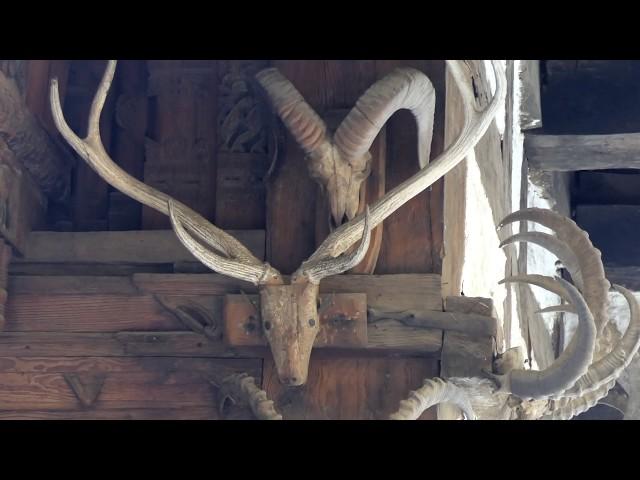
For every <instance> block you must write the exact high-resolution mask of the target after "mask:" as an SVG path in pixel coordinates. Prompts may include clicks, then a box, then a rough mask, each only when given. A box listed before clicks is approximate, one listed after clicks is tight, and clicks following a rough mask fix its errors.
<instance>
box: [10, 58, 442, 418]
mask: <svg viewBox="0 0 640 480" xmlns="http://www.w3.org/2000/svg"><path fill="white" fill-rule="evenodd" d="M61 62H62V63H60V64H56V66H55V68H54V66H53V65H46V66H45V65H37V64H34V65H33V66H32V70H34V71H37V73H33V74H32V77H31V78H32V79H34V80H33V81H32V84H33V85H37V84H38V85H41V88H44V86H45V85H46V81H42V77H44V78H45V79H46V77H47V75H49V76H50V75H51V73H52V71H54V70H55V71H58V72H59V71H63V72H64V74H65V78H66V79H67V80H66V82H62V83H64V87H65V97H64V110H65V113H66V115H67V117H68V119H69V123H70V125H71V126H72V128H73V129H74V130H75V131H76V132H77V133H79V134H82V133H83V132H84V129H85V128H86V117H87V112H88V108H89V105H90V101H91V97H92V95H93V93H94V91H95V87H96V85H97V82H98V81H99V77H100V75H101V74H102V70H103V68H104V62H100V61H80V60H74V61H61ZM266 66H275V67H277V68H279V69H280V70H281V72H282V73H283V74H284V75H285V76H287V77H288V78H289V80H291V81H292V82H293V84H294V85H296V87H297V88H298V89H299V90H300V92H301V93H302V94H303V95H304V96H305V98H306V99H307V101H308V102H309V103H310V104H311V106H312V107H313V108H314V109H316V111H317V112H318V113H319V114H321V115H325V114H330V113H331V112H332V111H340V110H345V109H348V108H351V107H352V106H353V105H354V103H355V101H356V100H357V98H358V97H359V95H360V94H361V93H363V92H364V90H366V88H367V87H368V86H370V85H371V84H372V83H373V82H374V81H375V80H376V79H378V78H380V77H382V76H384V75H385V74H386V73H388V72H390V71H391V70H392V69H393V68H396V67H400V66H411V67H414V68H418V69H420V70H422V71H424V72H425V73H426V74H427V75H428V76H429V78H430V79H431V81H432V82H433V84H434V86H435V87H436V92H437V104H436V121H435V131H434V140H433V146H432V156H435V155H437V154H439V153H440V152H441V151H442V149H443V145H444V99H445V95H444V93H445V92H444V89H445V64H444V61H426V60H411V61H392V60H376V61H367V60H362V61H360V60H358V61H356V60H339V61H329V60H326V61H324V60H313V61H281V60H278V61H268V60H237V61H236V60H224V61H123V62H120V63H119V65H118V70H117V74H116V81H115V82H114V85H113V88H112V92H111V94H110V96H109V99H108V101H107V104H106V106H105V110H104V112H103V115H102V119H101V128H102V138H103V141H104V143H105V147H106V148H107V150H108V151H109V152H110V153H111V155H112V156H113V158H114V160H115V161H116V163H118V164H119V165H120V166H121V167H122V168H124V169H125V170H126V171H128V172H129V173H130V174H131V175H133V176H135V177H137V178H140V179H143V180H144V181H145V182H146V183H148V184H150V185H152V186H154V187H156V188H158V189H160V190H162V191H164V192H166V193H168V194H170V195H172V196H175V197H176V198H178V199H180V200H181V201H183V202H185V203H187V204H188V205H189V206H191V207H192V208H194V209H195V210H197V211H199V212H200V213H201V214H203V215H204V216H205V217H206V218H208V219H209V220H211V221H214V222H215V223H216V224H217V225H219V226H221V227H222V228H225V229H230V230H234V231H242V232H245V234H244V235H245V238H249V237H250V238H252V239H253V240H252V241H253V242H258V244H259V243H260V242H262V244H261V245H258V247H257V249H258V250H260V251H261V252H262V253H261V255H264V258H265V259H266V260H267V261H269V262H270V263H271V264H272V265H274V266H275V267H276V268H279V269H281V270H282V272H283V273H285V274H287V273H291V272H292V271H293V270H295V269H296V268H297V267H298V266H299V264H300V263H301V262H302V261H303V260H305V259H306V258H307V257H308V256H309V255H310V254H311V253H312V252H313V251H314V249H315V247H316V245H317V243H318V242H319V241H321V240H322V238H323V237H324V235H326V226H325V225H324V224H323V222H322V221H319V220H318V219H319V218H321V217H322V215H324V211H323V208H324V205H323V203H322V201H321V198H320V197H319V189H318V187H317V185H316V184H315V183H314V182H313V181H312V180H311V179H310V177H309V175H308V173H307V168H306V165H305V163H304V159H303V154H302V151H301V150H300V148H299V147H298V146H297V145H296V144H295V142H294V141H293V140H292V138H291V137H290V136H289V135H288V134H286V133H285V132H284V131H283V129H282V127H281V126H280V125H278V123H277V122H275V120H274V118H273V117H272V116H271V115H270V113H269V111H268V110H267V109H265V104H264V100H263V99H262V98H261V97H260V92H259V90H258V89H257V87H256V85H255V83H254V82H253V81H252V80H251V78H252V75H253V74H254V73H255V72H256V71H258V70H259V69H261V68H264V67H266ZM36 67H39V69H38V68H36ZM45 67H46V68H45ZM38 76H39V77H38ZM36 78H39V79H40V80H39V83H38V82H36V80H35V79H36ZM32 89H33V92H35V93H32V99H33V100H32V105H33V106H32V107H31V108H33V109H35V110H37V109H38V108H39V109H40V110H37V111H40V112H41V114H40V115H41V118H40V120H41V121H42V122H43V123H44V124H45V125H46V124H47V122H49V120H48V117H47V114H46V103H43V98H44V97H43V96H42V94H41V92H39V91H38V88H37V87H36V86H34V87H32ZM43 105H44V106H43ZM42 112H44V113H42ZM52 135H55V132H53V131H52ZM416 145H417V143H416V128H415V122H414V120H413V118H412V117H411V115H410V114H409V113H408V112H406V111H403V112H399V113H397V114H396V115H394V116H393V117H392V119H391V120H390V122H388V124H387V126H386V128H385V131H384V134H383V136H381V138H379V139H378V140H377V141H376V144H375V148H377V149H379V150H381V152H380V155H382V156H384V157H386V167H385V170H384V171H383V172H379V174H380V175H381V176H383V177H385V179H386V188H387V190H388V189H391V188H393V187H394V186H396V185H397V184H399V183H400V182H402V181H403V180H405V179H406V178H408V177H409V176H410V175H412V174H413V173H415V172H416V171H417V170H418V161H417V146H416ZM72 186H73V189H72V194H71V196H70V197H69V198H68V199H67V200H65V201H63V202H52V203H51V204H50V207H49V224H48V227H47V229H48V230H50V231H59V232H60V231H73V232H90V231H94V232H96V233H98V234H100V235H102V233H100V232H106V231H113V233H117V231H123V230H143V231H144V230H166V229H168V228H169V223H168V220H167V219H166V218H165V217H163V216H161V215H160V214H158V213H157V212H154V211H151V210H150V209H148V208H146V207H141V206H140V205H137V204H136V203H135V202H133V201H131V200H130V199H128V198H127V197H125V196H124V195H122V194H120V193H119V192H117V191H114V190H113V188H111V187H110V186H108V185H106V184H105V183H104V182H103V181H102V180H101V179H100V178H99V177H98V176H97V175H96V174H95V173H94V172H92V171H91V169H90V168H89V167H88V166H87V165H86V164H85V163H84V162H82V161H81V160H79V161H77V162H76V163H75V166H74V169H73V182H72ZM442 212H443V187H442V181H440V182H438V183H437V184H435V185H434V186H433V187H432V188H431V189H430V190H429V191H425V192H423V193H422V194H421V195H419V196H418V197H416V198H414V199H413V200H412V201H411V202H409V203H408V204H407V205H405V206H404V207H402V208H401V209H400V210H398V211H397V212H396V213H395V214H394V215H392V216H391V217H390V218H389V219H387V220H386V221H385V223H384V228H383V235H382V240H381V248H380V253H379V258H378V262H377V265H376V267H375V273H376V274H379V275H384V276H386V275H391V274H433V277H434V279H435V280H434V285H437V287H436V289H437V290H436V295H437V296H438V295H439V294H440V291H439V274H440V273H441V269H442V254H443V216H442V215H443V213H442ZM123 233H124V232H123ZM130 233H134V232H130ZM158 234H162V232H158ZM34 238H35V237H34ZM78 238H80V237H78ZM114 238H115V237H112V241H113V239H114ZM167 238H168V237H167ZM34 241H35V240H34ZM106 241H109V240H108V237H95V238H94V242H95V243H93V244H94V245H96V250H97V251H100V250H101V246H100V242H106ZM118 241H122V240H118ZM132 241H133V242H134V243H135V240H132ZM168 241H171V240H168ZM123 248H124V244H123ZM252 248H253V247H252ZM61 250H64V249H61ZM37 251H42V250H41V248H39V249H37ZM139 251H142V250H139ZM76 253H78V251H73V255H75V254H76ZM59 255H61V256H62V257H65V255H66V254H64V253H59ZM78 255H79V257H78V258H80V257H82V255H81V254H80V253H78ZM115 256H116V257H117V256H118V254H117V253H116V254H115ZM29 258H30V257H29V254H27V255H26V257H25V258H24V259H22V260H18V261H15V262H14V263H13V264H12V267H11V268H10V273H11V274H12V276H11V278H13V282H12V283H10V285H9V294H10V300H9V306H8V309H9V314H8V318H7V323H6V328H5V333H2V334H0V385H2V388H0V418H185V417H186V418H218V417H219V412H218V411H217V410H216V408H217V404H216V398H215V394H214V393H212V392H215V388H213V387H212V385H213V384H215V383H216V382H218V381H219V380H220V379H221V378H222V377H223V376H225V375H228V374H229V373H231V372H239V371H247V372H249V373H250V374H252V375H255V376H256V377H257V378H259V379H261V380H262V382H263V386H264V387H265V388H266V389H267V391H268V392H269V394H270V395H271V396H272V397H273V398H274V400H276V404H277V405H278V406H279V408H280V409H281V410H282V411H283V413H284V414H285V417H288V418H331V419H341V418H363V419H364V418H366V419H372V418H384V417H385V416H386V415H388V414H389V413H390V412H391V411H392V410H393V409H394V408H395V407H396V406H397V402H398V401H399V400H400V398H402V397H404V396H406V394H407V393H408V392H409V390H410V389H415V388H416V387H418V386H419V385H420V384H421V382H422V379H423V378H425V377H431V376H435V375H438V374H439V370H440V368H439V357H438V355H431V356H430V357H425V356H423V355H419V356H415V355H414V354H410V355H409V354H403V353H402V352H400V354H398V352H396V353H395V354H393V355H390V354H388V353H384V352H381V353H377V354H374V355H372V353H371V352H366V354H365V353H358V352H357V351H356V352H351V353H349V354H347V353H340V352H336V351H321V352H318V351H316V353H314V354H313V357H312V362H311V370H310V375H309V382H308V384H307V385H306V386H305V387H303V388H301V389H295V390H290V389H283V388H282V386H281V385H279V383H278V382H277V379H276V377H275V373H274V369H273V364H272V361H271V360H270V358H269V355H268V354H265V353H264V352H261V353H259V354H253V355H249V356H248V357H247V355H241V356H242V357H246V358H233V357H234V355H227V354H226V353H224V352H226V350H224V349H223V350H220V349H219V348H218V347H216V346H211V345H210V344H208V343H207V342H211V338H209V339H207V338H205V337H204V336H201V335H197V334H195V333H193V332H189V331H188V329H187V328H186V327H185V325H184V324H182V323H180V322H179V321H178V320H177V317H175V315H173V314H172V313H171V308H169V311H167V308H166V305H165V304H164V303H162V301H161V299H160V300H159V299H158V297H157V295H158V292H155V291H154V292H151V293H148V292H147V293H145V292H144V291H143V292H141V291H140V289H139V288H140V287H139V286H138V285H136V284H135V282H133V283H132V280H131V279H132V278H136V277H135V276H136V275H139V274H142V272H147V273H148V274H154V273H155V274H168V275H169V276H170V277H171V278H174V277H173V276H175V275H177V276H179V275H180V274H182V273H192V272H205V271H206V269H205V268H203V267H202V266H200V265H198V264H196V263H194V262H190V261H183V260H176V259H175V258H168V259H165V260H164V261H163V262H160V261H158V262H146V263H145V262H143V261H139V262H136V261H135V259H134V260H131V261H129V262H128V263H127V262H122V261H111V262H110V261H109V259H108V258H107V259H106V260H105V259H104V258H103V259H102V260H100V261H95V260H94V261H92V262H90V263H87V260H86V258H85V259H84V260H77V261H73V260H72V259H69V258H68V256H67V257H65V258H66V260H62V261H60V260H59V259H60V258H61V257H60V256H58V257H56V256H55V255H53V257H51V258H48V259H47V260H42V259H40V260H32V261H30V260H29ZM43 275H44V276H46V278H45V277H43ZM195 277H199V275H195ZM39 278H41V279H42V278H44V280H42V281H44V282H45V283H44V284H38V281H39V280H38V279H39ZM51 278H53V279H55V278H58V279H62V278H66V279H68V280H66V281H67V282H70V283H67V284H64V281H63V282H62V284H64V285H66V286H64V288H62V287H60V285H62V284H61V283H60V281H61V280H57V281H58V283H56V285H57V287H56V288H58V287H60V288H62V291H61V292H57V293H56V291H55V289H54V290H53V291H51V290H49V291H47V290H45V289H43V287H41V286H40V287H37V286H33V285H45V284H47V282H49V281H51ZM176 278H177V277H176ZM47 279H48V280H47ZM33 282H35V283H33ZM114 282H115V283H114ZM116 284H117V285H116ZM47 285H48V284H47ZM87 286H92V287H91V288H88V287H87ZM12 288H13V294H14V295H13V299H12V296H11V294H12V291H11V289H12ZM87 288H88V289H87ZM114 289H115V290H114ZM122 289H124V290H122ZM20 292H21V293H20ZM174 293H175V292H174ZM224 293H225V294H226V293H240V288H239V287H235V288H234V289H233V290H229V291H226V292H224ZM183 296H184V295H183ZM186 296H189V295H188V294H187V295H186ZM436 298H438V297H436ZM439 298H441V297H439ZM416 299H417V300H418V301H419V298H418V297H416ZM203 302H204V306H205V310H206V311H208V312H209V313H210V314H211V315H213V316H215V315H219V314H220V310H219V309H220V302H221V300H220V297H216V298H215V299H211V298H209V299H208V300H206V301H204V300H203ZM200 303H202V302H200ZM429 308H433V309H434V310H435V311H442V307H441V303H440V304H436V305H435V306H432V307H429ZM141 314H143V315H142V316H140V315H141ZM163 332H164V333H163ZM180 332H182V333H180ZM441 334H442V331H441V330H440V335H441ZM185 335H187V336H186V337H185ZM154 339H155V340H154ZM163 342H167V343H163ZM176 342H177V343H176ZM181 342H182V343H181ZM185 342H186V343H185ZM163 345H164V350H163V347H162V346H163ZM216 345H217V344H216ZM440 345H441V337H440ZM158 348H159V349H158ZM145 349H147V350H146V352H153V354H152V356H149V355H150V354H149V353H145ZM163 352H164V353H163ZM203 352H204V353H203ZM221 352H223V353H224V354H221ZM229 357H231V358H229ZM96 392H97V393H96ZM433 416H434V413H433V412H431V411H430V412H427V413H426V414H425V416H424V418H433Z"/></svg>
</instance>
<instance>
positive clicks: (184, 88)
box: [142, 60, 217, 230]
mask: <svg viewBox="0 0 640 480" xmlns="http://www.w3.org/2000/svg"><path fill="white" fill-rule="evenodd" d="M147 67H148V70H149V80H148V84H147V85H148V95H149V97H150V98H149V102H150V103H149V108H150V113H151V114H150V115H149V120H150V123H149V126H148V130H147V136H148V138H147V139H146V141H145V165H144V181H145V183H147V184H148V185H150V186H152V187H154V188H157V189H158V190H160V191H162V192H164V193H166V194H167V195H170V196H172V197H173V198H175V199H176V200H179V201H181V202H183V203H185V204H186V205H188V206H189V207H191V208H192V209H193V210H195V211H196V212H198V213H200V214H201V215H202V216H203V217H204V218H206V219H209V220H213V219H214V217H215V199H216V192H215V188H216V155H217V122H216V119H217V113H216V111H217V105H216V102H217V92H216V89H217V85H216V79H217V71H216V69H217V62H216V61H214V60H202V61H198V60H149V61H147ZM170 225H171V223H170V221H169V218H168V217H167V216H165V215H163V214H162V213H160V212H156V211H155V210H153V209H150V208H148V207H143V208H142V227H143V229H145V230H158V229H161V230H164V229H167V228H170Z"/></svg>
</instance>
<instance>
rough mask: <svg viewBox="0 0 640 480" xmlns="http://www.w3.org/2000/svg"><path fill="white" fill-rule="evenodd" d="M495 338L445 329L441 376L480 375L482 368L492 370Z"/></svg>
mask: <svg viewBox="0 0 640 480" xmlns="http://www.w3.org/2000/svg"><path fill="white" fill-rule="evenodd" d="M492 361H493V339H492V338H491V337H487V336H484V337H479V336H477V335H468V334H466V333H462V332H454V331H445V333H444V340H443V343H442V360H441V370H440V376H441V377H443V378H449V377H478V376H481V375H482V369H485V370H487V371H491V365H492Z"/></svg>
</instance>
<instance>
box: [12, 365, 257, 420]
mask: <svg viewBox="0 0 640 480" xmlns="http://www.w3.org/2000/svg"><path fill="white" fill-rule="evenodd" d="M131 360H134V359H131ZM261 363H262V362H261V360H222V359H217V360H216V361H211V360H202V359H182V361H181V363H180V367H179V368H177V369H173V368H171V367H170V368H167V367H166V366H165V365H164V364H163V362H162V361H161V360H160V361H158V362H149V361H147V362H146V363H145V367H146V368H144V369H140V368H134V369H133V370H132V371H128V370H126V369H125V370H124V371H117V372H113V371H111V372H108V373H106V374H105V378H104V384H103V386H102V389H101V391H100V392H99V393H98V395H97V398H96V399H95V401H94V402H93V404H92V405H91V406H92V407H95V408H100V409H123V408H180V407H193V406H202V407H207V406H215V405H216V404H217V400H216V395H215V390H214V388H213V386H212V385H211V382H212V381H213V382H220V381H221V380H222V379H223V378H225V377H226V376H228V375H230V374H234V373H241V372H247V373H249V374H250V375H260V372H261ZM0 383H1V384H2V385H3V388H2V391H1V392H0V410H13V411H20V410H43V409H55V410H65V409H66V410H75V409H77V408H78V407H81V406H82V403H81V401H80V400H79V399H78V398H77V397H76V395H75V393H74V389H73V388H72V387H70V385H69V384H68V383H67V381H66V380H65V374H63V373H43V372H38V373H0Z"/></svg>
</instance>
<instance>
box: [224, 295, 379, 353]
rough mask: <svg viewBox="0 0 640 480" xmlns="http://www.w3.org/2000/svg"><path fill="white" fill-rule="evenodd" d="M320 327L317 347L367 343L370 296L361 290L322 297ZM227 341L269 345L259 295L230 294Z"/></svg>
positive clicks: (226, 311) (226, 306) (226, 314)
mask: <svg viewBox="0 0 640 480" xmlns="http://www.w3.org/2000/svg"><path fill="white" fill-rule="evenodd" d="M320 305H321V306H320V308H319V313H320V315H319V319H320V331H319V332H318V336H317V337H316V340H315V343H314V348H322V347H330V348H358V347H366V346H367V297H366V295H362V294H357V293H348V294H344V293H342V294H340V293H338V294H335V295H322V296H321V297H320ZM224 330H225V335H224V336H225V341H226V342H227V343H228V344H229V345H232V346H265V345H267V339H266V337H265V336H264V333H263V330H262V321H261V315H260V298H259V297H258V296H257V295H251V296H249V295H226V296H225V299H224Z"/></svg>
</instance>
